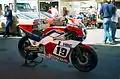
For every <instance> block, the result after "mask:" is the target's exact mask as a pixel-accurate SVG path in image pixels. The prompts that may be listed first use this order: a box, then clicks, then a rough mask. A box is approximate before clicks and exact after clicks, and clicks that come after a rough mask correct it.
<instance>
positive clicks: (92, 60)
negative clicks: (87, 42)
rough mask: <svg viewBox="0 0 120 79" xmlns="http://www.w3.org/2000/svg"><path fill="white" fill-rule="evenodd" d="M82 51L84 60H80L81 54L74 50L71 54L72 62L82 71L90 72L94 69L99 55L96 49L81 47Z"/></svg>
mask: <svg viewBox="0 0 120 79" xmlns="http://www.w3.org/2000/svg"><path fill="white" fill-rule="evenodd" d="M80 49H81V51H82V55H83V58H84V61H81V60H80V56H78V55H79V54H77V53H76V52H72V54H71V62H72V64H73V65H74V67H75V68H76V69H78V70H79V71H82V72H89V71H91V70H93V69H94V68H95V67H96V65H97V62H98V58H97V55H96V53H95V51H94V50H91V49H86V48H80Z"/></svg>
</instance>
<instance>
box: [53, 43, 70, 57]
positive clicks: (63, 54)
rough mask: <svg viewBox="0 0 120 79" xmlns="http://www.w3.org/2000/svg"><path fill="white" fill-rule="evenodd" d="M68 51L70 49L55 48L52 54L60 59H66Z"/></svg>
mask: <svg viewBox="0 0 120 79" xmlns="http://www.w3.org/2000/svg"><path fill="white" fill-rule="evenodd" d="M69 51H70V48H68V47H64V46H58V45H57V46H56V47H55V49H54V51H53V53H54V54H55V55H58V56H61V57H64V58H65V57H66V56H67V55H68V53H69Z"/></svg>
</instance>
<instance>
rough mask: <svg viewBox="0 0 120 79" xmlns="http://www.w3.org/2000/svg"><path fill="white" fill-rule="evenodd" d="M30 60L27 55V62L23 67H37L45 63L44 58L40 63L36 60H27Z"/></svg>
mask: <svg viewBox="0 0 120 79" xmlns="http://www.w3.org/2000/svg"><path fill="white" fill-rule="evenodd" d="M27 59H28V54H26V56H25V61H24V64H22V66H26V67H36V65H38V64H40V63H42V62H43V57H42V58H41V60H40V61H36V60H35V59H34V60H27Z"/></svg>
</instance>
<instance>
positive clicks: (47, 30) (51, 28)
mask: <svg viewBox="0 0 120 79" xmlns="http://www.w3.org/2000/svg"><path fill="white" fill-rule="evenodd" d="M51 30H57V31H58V32H64V28H60V27H55V26H53V27H48V28H47V29H45V31H44V33H43V34H46V33H48V32H49V31H51Z"/></svg>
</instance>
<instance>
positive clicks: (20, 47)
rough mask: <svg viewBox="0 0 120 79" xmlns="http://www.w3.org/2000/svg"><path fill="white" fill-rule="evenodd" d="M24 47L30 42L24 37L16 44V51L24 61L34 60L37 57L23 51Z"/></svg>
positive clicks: (32, 53) (34, 54)
mask: <svg viewBox="0 0 120 79" xmlns="http://www.w3.org/2000/svg"><path fill="white" fill-rule="evenodd" d="M26 46H30V42H29V41H28V38H27V37H26V36H24V37H22V38H21V39H20V41H19V43H18V50H19V53H20V55H21V56H22V57H23V58H24V59H26V60H34V59H36V58H37V57H38V55H37V53H34V52H28V51H26V50H25V47H26ZM26 56H27V57H26Z"/></svg>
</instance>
